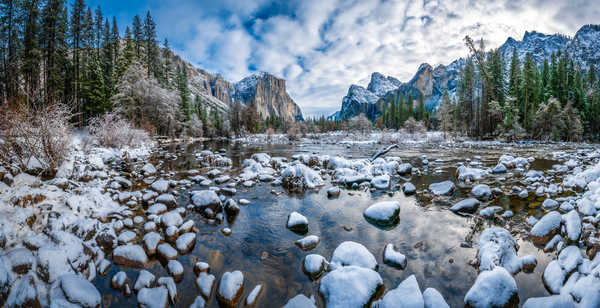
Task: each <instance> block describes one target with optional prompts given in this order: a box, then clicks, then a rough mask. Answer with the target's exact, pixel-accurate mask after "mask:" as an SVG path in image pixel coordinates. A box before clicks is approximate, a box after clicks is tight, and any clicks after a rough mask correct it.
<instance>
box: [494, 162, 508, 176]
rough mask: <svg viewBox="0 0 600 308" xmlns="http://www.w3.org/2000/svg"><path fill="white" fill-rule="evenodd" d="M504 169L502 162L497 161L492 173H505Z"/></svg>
mask: <svg viewBox="0 0 600 308" xmlns="http://www.w3.org/2000/svg"><path fill="white" fill-rule="evenodd" d="M506 171H507V169H506V166H504V164H502V163H499V164H498V165H496V167H494V169H492V173H494V174H500V173H506Z"/></svg>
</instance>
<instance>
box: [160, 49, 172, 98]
mask: <svg viewBox="0 0 600 308" xmlns="http://www.w3.org/2000/svg"><path fill="white" fill-rule="evenodd" d="M170 52H171V48H170V47H169V40H167V39H166V38H165V41H164V42H163V50H162V58H163V60H164V72H163V73H162V74H161V76H162V84H163V87H165V88H167V89H170V88H171V80H172V79H173V76H172V75H173V68H172V63H171V55H170Z"/></svg>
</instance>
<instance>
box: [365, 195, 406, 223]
mask: <svg viewBox="0 0 600 308" xmlns="http://www.w3.org/2000/svg"><path fill="white" fill-rule="evenodd" d="M363 215H364V216H365V218H367V220H369V221H372V222H373V223H375V224H377V225H382V226H389V225H393V224H395V223H398V221H399V220H400V202H398V201H381V202H377V203H375V204H373V205H371V206H369V207H368V208H367V209H366V210H365V211H364V213H363Z"/></svg>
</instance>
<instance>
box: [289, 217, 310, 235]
mask: <svg viewBox="0 0 600 308" xmlns="http://www.w3.org/2000/svg"><path fill="white" fill-rule="evenodd" d="M287 227H288V229H290V230H292V231H296V232H307V231H308V219H307V218H306V217H304V216H303V215H302V214H300V213H298V212H292V213H290V215H289V216H288V220H287Z"/></svg>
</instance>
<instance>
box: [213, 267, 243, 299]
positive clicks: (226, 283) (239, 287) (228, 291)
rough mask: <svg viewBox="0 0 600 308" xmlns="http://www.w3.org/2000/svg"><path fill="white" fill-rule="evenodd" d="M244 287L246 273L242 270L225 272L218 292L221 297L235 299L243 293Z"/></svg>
mask: <svg viewBox="0 0 600 308" xmlns="http://www.w3.org/2000/svg"><path fill="white" fill-rule="evenodd" d="M243 289H244V274H242V272H240V271H233V272H225V273H223V276H221V281H220V282H219V289H218V290H217V292H218V294H219V296H220V297H222V298H224V299H226V300H230V301H233V300H234V299H235V298H237V297H239V296H240V295H241V293H242V291H243Z"/></svg>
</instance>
